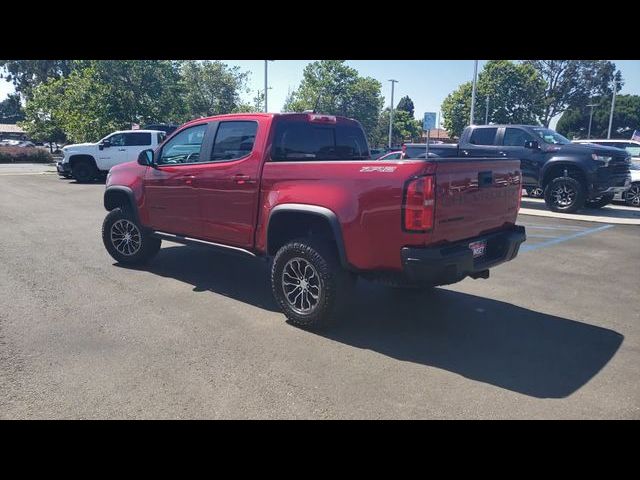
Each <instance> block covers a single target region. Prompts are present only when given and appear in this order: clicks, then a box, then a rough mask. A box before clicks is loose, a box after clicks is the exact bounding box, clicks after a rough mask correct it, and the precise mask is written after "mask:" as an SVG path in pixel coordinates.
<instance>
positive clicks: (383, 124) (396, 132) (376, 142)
mask: <svg viewBox="0 0 640 480" xmlns="http://www.w3.org/2000/svg"><path fill="white" fill-rule="evenodd" d="M389 114H390V110H389V108H385V109H384V110H383V111H382V114H381V115H380V119H379V121H378V125H377V126H376V128H375V129H374V130H373V134H372V138H371V139H370V140H369V142H370V143H371V145H372V146H382V145H387V144H388V142H389ZM421 134H422V124H421V123H420V121H419V120H416V119H415V118H413V116H412V115H410V114H409V112H407V111H405V110H400V109H398V110H395V111H394V112H393V130H392V132H391V143H392V144H393V145H399V144H401V143H403V142H404V141H409V142H412V141H418V140H419V139H420V135H421Z"/></svg>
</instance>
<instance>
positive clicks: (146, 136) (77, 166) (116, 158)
mask: <svg viewBox="0 0 640 480" xmlns="http://www.w3.org/2000/svg"><path fill="white" fill-rule="evenodd" d="M165 136H166V133H165V132H163V131H160V130H120V131H117V132H113V133H111V134H110V135H107V136H106V137H104V138H103V139H102V140H100V141H99V142H96V143H77V144H74V145H67V146H66V147H64V148H63V149H62V154H63V155H64V156H63V158H62V161H60V162H58V167H57V168H58V173H59V174H60V175H62V176H63V177H65V178H71V177H73V178H75V179H76V180H77V181H78V182H80V183H86V182H91V181H92V180H93V179H95V178H96V177H97V176H98V175H101V174H106V173H107V172H108V171H109V170H110V169H111V167H113V166H114V165H119V164H121V163H125V162H131V161H135V160H137V158H138V154H139V153H140V152H141V151H142V150H146V149H148V148H153V149H155V148H156V146H158V145H159V144H161V143H162V142H163V141H164V139H165Z"/></svg>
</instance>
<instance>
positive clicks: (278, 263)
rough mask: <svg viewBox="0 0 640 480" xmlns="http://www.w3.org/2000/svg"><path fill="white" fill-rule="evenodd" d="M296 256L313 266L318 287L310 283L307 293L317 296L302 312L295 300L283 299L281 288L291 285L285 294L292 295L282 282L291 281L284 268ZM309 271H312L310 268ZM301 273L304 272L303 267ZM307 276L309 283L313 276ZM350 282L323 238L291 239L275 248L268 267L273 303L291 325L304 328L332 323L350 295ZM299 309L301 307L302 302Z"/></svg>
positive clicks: (294, 259) (353, 279) (352, 281)
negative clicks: (313, 303) (314, 288)
mask: <svg viewBox="0 0 640 480" xmlns="http://www.w3.org/2000/svg"><path fill="white" fill-rule="evenodd" d="M296 259H301V260H303V263H302V264H303V265H305V264H304V262H307V263H308V264H310V265H311V266H312V267H313V269H315V273H317V277H318V280H317V281H318V285H320V287H321V288H320V289H319V290H313V286H311V287H309V290H310V291H311V292H316V293H318V298H317V300H316V303H315V306H313V307H312V309H311V310H310V311H308V312H306V313H305V312H301V311H300V308H297V305H296V304H295V303H294V304H292V302H291V301H290V300H288V299H287V292H286V291H285V288H293V290H290V291H289V295H291V296H293V297H295V296H296V293H295V287H292V286H291V285H292V284H289V285H290V286H287V287H285V285H284V282H285V281H292V282H295V279H292V277H291V276H290V275H288V274H287V275H285V268H288V265H290V262H294V264H295V262H296ZM309 272H310V273H314V272H312V270H311V269H309ZM304 273H305V274H306V273H307V268H306V267H305V268H304ZM305 279H306V277H305ZM309 279H310V282H312V281H314V280H313V275H310V277H309ZM354 284H355V277H354V276H353V275H352V274H351V273H350V272H348V271H346V270H345V269H343V268H342V266H341V265H340V262H339V260H338V257H337V253H336V252H335V248H333V246H332V245H331V244H330V243H329V242H327V241H321V240H316V239H309V238H299V239H296V240H292V241H291V242H289V243H287V244H285V245H284V246H282V247H281V248H280V249H279V250H278V252H277V253H276V255H275V258H274V260H273V264H272V268H271V289H272V292H273V296H274V297H275V299H276V302H278V305H279V306H280V308H281V309H282V311H283V312H284V314H285V316H286V317H287V319H288V320H289V322H290V323H291V324H293V325H295V326H297V327H300V328H304V329H308V330H318V329H322V328H325V327H327V326H328V325H330V324H332V323H333V322H335V321H336V320H337V319H338V317H339V315H340V314H342V313H344V310H345V307H346V299H348V298H350V295H351V292H352V291H353V286H354ZM291 292H294V293H293V294H292V293H291ZM290 298H291V297H290ZM307 298H311V297H309V296H307ZM309 305H311V304H309ZM301 308H304V305H302V306H301Z"/></svg>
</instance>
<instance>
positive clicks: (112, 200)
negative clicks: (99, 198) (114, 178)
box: [103, 185, 140, 223]
mask: <svg viewBox="0 0 640 480" xmlns="http://www.w3.org/2000/svg"><path fill="white" fill-rule="evenodd" d="M103 200H104V208H105V209H106V210H107V211H111V210H113V209H115V208H127V209H129V210H130V211H131V213H132V214H133V215H134V216H135V219H136V221H137V222H138V223H140V217H139V216H138V208H137V207H136V200H135V195H134V194H133V190H131V189H130V188H129V187H124V186H121V185H114V186H111V187H108V188H107V189H106V190H105V191H104V199H103Z"/></svg>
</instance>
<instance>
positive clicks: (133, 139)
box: [124, 132, 151, 147]
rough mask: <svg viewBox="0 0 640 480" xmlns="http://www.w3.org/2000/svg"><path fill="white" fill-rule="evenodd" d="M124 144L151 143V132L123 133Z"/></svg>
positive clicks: (135, 145) (134, 145)
mask: <svg viewBox="0 0 640 480" xmlns="http://www.w3.org/2000/svg"><path fill="white" fill-rule="evenodd" d="M124 145H125V146H126V147H138V146H142V145H151V132H140V133H138V132H136V133H125V134H124Z"/></svg>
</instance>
